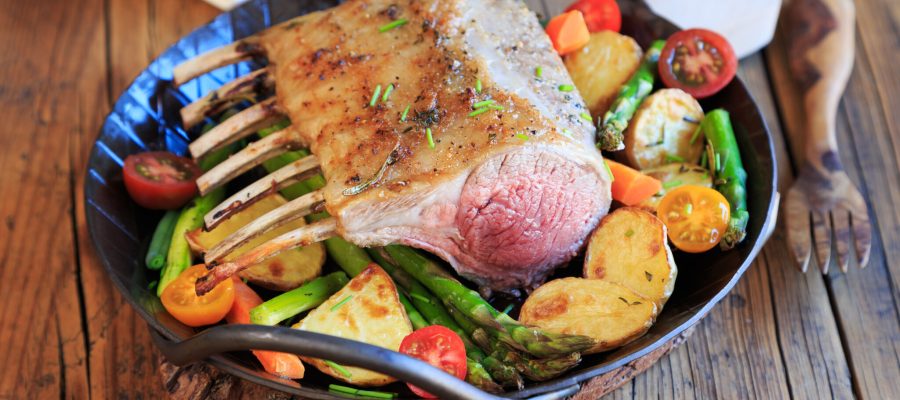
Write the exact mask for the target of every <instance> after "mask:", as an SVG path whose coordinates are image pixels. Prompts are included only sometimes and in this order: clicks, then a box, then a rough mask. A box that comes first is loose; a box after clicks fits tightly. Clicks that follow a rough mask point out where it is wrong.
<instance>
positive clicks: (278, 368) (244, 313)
mask: <svg viewBox="0 0 900 400" xmlns="http://www.w3.org/2000/svg"><path fill="white" fill-rule="evenodd" d="M262 302H263V301H262V299H261V298H260V297H259V295H258V294H256V292H254V291H253V289H251V288H250V286H247V284H245V283H244V282H242V281H241V280H239V279H234V303H232V305H231V310H229V311H228V315H226V316H225V320H226V321H228V323H229V324H249V323H250V310H252V309H253V307H256V306H258V305H260V304H262ZM253 355H254V356H256V358H257V359H258V360H259V362H260V364H262V366H263V368H265V369H266V372H268V373H270V374H273V375H278V376H280V377H283V378H288V379H301V378H303V374H304V373H305V372H306V369H305V368H304V367H303V363H301V362H300V357H297V356H296V355H294V354H290V353H279V352H277V351H266V350H253Z"/></svg>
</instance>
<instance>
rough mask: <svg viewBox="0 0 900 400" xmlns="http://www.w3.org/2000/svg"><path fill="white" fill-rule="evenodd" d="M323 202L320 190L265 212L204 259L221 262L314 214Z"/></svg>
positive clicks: (209, 252) (230, 236) (208, 261)
mask: <svg viewBox="0 0 900 400" xmlns="http://www.w3.org/2000/svg"><path fill="white" fill-rule="evenodd" d="M324 202H325V195H324V193H323V192H322V191H321V190H316V191H314V192H311V193H308V194H306V195H304V196H300V197H298V198H296V199H294V200H291V201H290V202H288V203H286V204H284V205H282V206H280V207H278V208H276V209H274V210H272V211H269V212H267V213H266V214H265V215H263V216H261V217H259V218H257V219H255V220H253V222H250V223H249V224H247V225H244V227H242V228H241V229H239V230H237V231H236V232H234V233H232V234H231V235H228V237H226V238H225V239H224V240H222V241H221V242H219V244H217V245H216V246H215V247H213V248H212V249H210V250H209V251H208V252H207V253H206V254H205V255H204V259H205V261H206V262H207V263H211V262H213V261H217V260H221V259H222V258H224V257H225V256H226V255H228V253H231V252H232V251H234V250H235V249H237V248H239V247H241V246H243V245H244V244H245V243H247V242H248V241H250V240H252V239H253V238H255V237H257V236H259V235H262V234H264V233H266V232H268V231H270V230H272V229H275V228H277V227H279V226H281V225H284V224H286V223H288V222H291V221H295V220H297V219H298V218H303V217H305V216H307V215H309V214H312V213H314V212H316V210H318V209H319V208H321V207H322V205H323V204H324Z"/></svg>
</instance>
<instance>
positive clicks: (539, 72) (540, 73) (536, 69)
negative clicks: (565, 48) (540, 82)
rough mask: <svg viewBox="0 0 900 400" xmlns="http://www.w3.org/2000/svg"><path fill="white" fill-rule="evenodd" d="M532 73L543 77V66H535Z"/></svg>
mask: <svg viewBox="0 0 900 400" xmlns="http://www.w3.org/2000/svg"><path fill="white" fill-rule="evenodd" d="M534 75H535V76H537V77H538V78H543V77H544V67H537V68H535V69H534Z"/></svg>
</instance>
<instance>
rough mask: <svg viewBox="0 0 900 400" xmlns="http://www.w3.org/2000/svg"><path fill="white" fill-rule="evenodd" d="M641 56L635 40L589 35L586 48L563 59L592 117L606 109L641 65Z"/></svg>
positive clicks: (604, 33) (610, 33)
mask: <svg viewBox="0 0 900 400" xmlns="http://www.w3.org/2000/svg"><path fill="white" fill-rule="evenodd" d="M643 55H644V52H643V51H642V50H641V46H639V45H638V44H637V42H635V41H634V39H632V38H630V37H628V36H625V35H621V34H618V33H616V32H613V31H601V32H596V33H592V34H591V40H590V41H589V42H588V44H587V45H586V46H584V47H583V48H582V49H581V50H578V51H575V52H572V53H569V54H568V55H566V57H565V64H566V69H568V70H569V75H571V76H572V81H573V82H575V87H577V88H578V92H580V93H581V96H582V97H584V100H585V102H586V103H587V106H588V109H589V110H590V111H591V116H592V117H595V118H596V117H597V116H599V115H601V114H603V113H605V112H606V110H608V109H609V106H610V104H612V102H613V100H615V99H616V95H618V94H619V89H620V88H621V87H622V84H624V83H625V82H627V81H628V79H629V78H631V75H633V74H634V71H636V70H637V69H638V67H639V66H640V65H641V57H643Z"/></svg>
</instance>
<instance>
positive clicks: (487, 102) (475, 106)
mask: <svg viewBox="0 0 900 400" xmlns="http://www.w3.org/2000/svg"><path fill="white" fill-rule="evenodd" d="M491 104H494V101H493V100H484V101H479V102H477V103H475V104H472V109H473V110H477V109H479V108H481V107H487V106H489V105H491Z"/></svg>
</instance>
